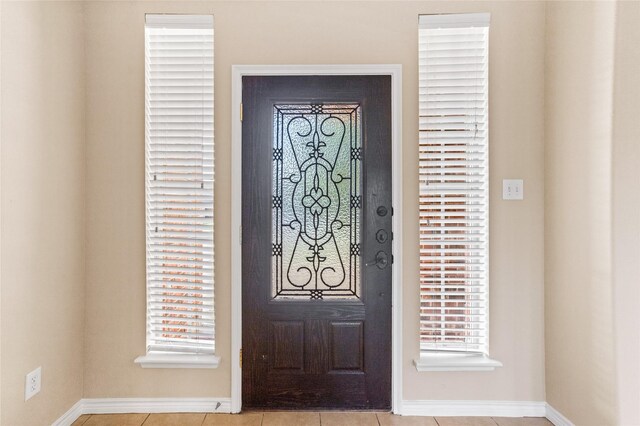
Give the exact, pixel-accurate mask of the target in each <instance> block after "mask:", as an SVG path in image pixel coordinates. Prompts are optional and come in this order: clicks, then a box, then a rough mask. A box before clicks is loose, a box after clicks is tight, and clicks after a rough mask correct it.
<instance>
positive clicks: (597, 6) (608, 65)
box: [545, 2, 638, 425]
mask: <svg viewBox="0 0 640 426" xmlns="http://www.w3.org/2000/svg"><path fill="white" fill-rule="evenodd" d="M615 12H616V5H615V3H614V2H551V3H549V4H548V5H547V44H546V87H545V89H546V90H545V93H546V99H545V102H546V110H545V112H546V116H545V117H546V120H545V125H546V129H545V130H546V133H545V144H546V145H545V182H546V185H545V282H546V284H545V309H546V317H545V319H546V391H547V401H548V402H549V403H550V404H551V405H552V406H553V407H555V408H556V409H558V410H559V411H560V412H562V413H563V414H564V415H565V416H567V417H568V418H569V419H571V420H572V421H573V422H574V423H575V424H580V425H605V424H606V425H612V424H615V423H616V419H617V415H616V383H615V371H616V370H615V354H614V340H613V331H614V329H613V313H614V310H613V300H612V293H613V287H612V247H611V241H612V240H611V238H612V205H611V185H612V175H611V173H612V162H611V161H612V157H611V155H612V154H611V151H612V145H611V138H612V105H613V93H612V88H613V81H614V80H613V78H614V72H613V70H614V42H615ZM635 46H636V48H637V44H636V45H635ZM635 72H637V69H636V71H635ZM636 120H637V117H636ZM636 142H637V140H636ZM635 167H636V169H637V167H638V166H637V164H636V165H635ZM635 190H636V191H637V188H635ZM636 284H637V283H636ZM636 325H637V324H636Z"/></svg>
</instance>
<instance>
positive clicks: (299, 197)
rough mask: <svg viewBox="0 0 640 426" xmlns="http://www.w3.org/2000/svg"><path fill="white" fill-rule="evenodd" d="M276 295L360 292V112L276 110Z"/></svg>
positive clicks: (339, 107) (312, 107)
mask: <svg viewBox="0 0 640 426" xmlns="http://www.w3.org/2000/svg"><path fill="white" fill-rule="evenodd" d="M273 120H274V123H273V159H272V161H273V162H272V164H273V170H272V179H273V181H272V192H273V193H272V212H273V213H272V253H271V254H272V297H273V298H274V299H294V300H301V299H345V298H346V299H355V298H358V297H359V295H360V251H361V250H360V244H361V243H360V220H361V219H360V216H361V209H362V195H361V167H362V156H363V152H362V143H361V131H360V128H361V108H360V106H359V105H357V104H339V103H335V104H322V105H321V104H306V105H290V104H287V105H275V106H274V115H273Z"/></svg>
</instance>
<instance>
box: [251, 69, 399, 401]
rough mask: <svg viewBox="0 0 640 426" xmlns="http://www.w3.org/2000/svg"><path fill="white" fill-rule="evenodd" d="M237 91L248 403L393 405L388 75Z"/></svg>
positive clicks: (296, 80) (276, 82)
mask: <svg viewBox="0 0 640 426" xmlns="http://www.w3.org/2000/svg"><path fill="white" fill-rule="evenodd" d="M242 93H243V95H242V98H243V116H244V118H243V123H242V144H243V145H242V168H243V172H242V187H243V193H242V324H243V326H242V347H243V363H242V400H243V408H245V409H246V408H256V409H257V408H260V409H265V408H266V409H269V408H273V409H334V408H341V409H388V408H390V398H391V268H392V265H391V264H392V255H391V238H392V234H391V222H392V219H391V215H392V208H391V78H390V77H389V76H297V77H276V76H269V77H244V78H243V81H242Z"/></svg>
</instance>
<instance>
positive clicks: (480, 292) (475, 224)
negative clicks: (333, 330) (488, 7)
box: [419, 14, 489, 354]
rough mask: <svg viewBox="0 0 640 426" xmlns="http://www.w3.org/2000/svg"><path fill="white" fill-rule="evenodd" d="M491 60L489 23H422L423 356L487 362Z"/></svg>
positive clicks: (435, 18)
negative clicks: (454, 354) (455, 354)
mask: <svg viewBox="0 0 640 426" xmlns="http://www.w3.org/2000/svg"><path fill="white" fill-rule="evenodd" d="M488 53H489V15H488V14H459V15H423V16H420V26H419V90H420V93H419V104H420V106H419V111H420V117H419V123H420V124H419V126H420V128H419V134H420V140H419V179H420V200H419V205H420V219H419V220H420V350H421V352H422V353H425V352H430V351H443V350H444V351H464V352H480V353H485V354H486V353H488V340H489V339H488V315H489V313H488V308H489V293H488V278H489V277H488V275H489V186H488V184H489V161H488V160H489V157H488V153H489V151H488V148H489V145H488V143H489V139H488V136H489V129H488V122H489V121H488V64H489V62H488Z"/></svg>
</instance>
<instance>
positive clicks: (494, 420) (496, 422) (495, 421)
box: [491, 416, 500, 426]
mask: <svg viewBox="0 0 640 426" xmlns="http://www.w3.org/2000/svg"><path fill="white" fill-rule="evenodd" d="M491 420H493V422H494V423H495V424H496V426H500V423H498V421H497V420H496V419H494V418H493V416H492V417H491Z"/></svg>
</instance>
